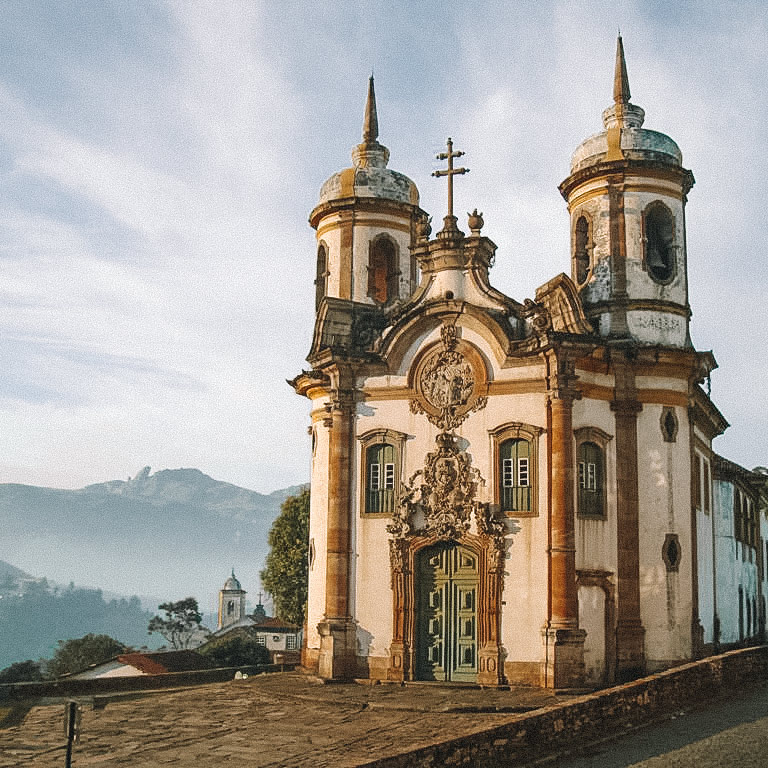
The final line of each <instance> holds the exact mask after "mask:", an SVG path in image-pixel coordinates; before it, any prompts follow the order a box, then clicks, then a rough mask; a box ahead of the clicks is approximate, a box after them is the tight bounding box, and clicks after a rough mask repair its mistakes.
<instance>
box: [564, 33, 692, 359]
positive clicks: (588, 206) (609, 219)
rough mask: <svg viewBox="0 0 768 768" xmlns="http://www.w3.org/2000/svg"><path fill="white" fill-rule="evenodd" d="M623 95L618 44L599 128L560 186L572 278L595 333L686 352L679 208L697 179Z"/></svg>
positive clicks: (624, 87) (626, 93)
mask: <svg viewBox="0 0 768 768" xmlns="http://www.w3.org/2000/svg"><path fill="white" fill-rule="evenodd" d="M629 98H630V92H629V79H628V77H627V67H626V62H625V59H624V47H623V44H622V40H621V37H619V38H618V40H617V46H616V70H615V77H614V86H613V101H614V103H613V105H612V106H610V107H608V108H607V109H606V110H605V111H604V112H603V126H604V129H605V130H603V131H602V132H601V133H598V134H595V135H594V136H591V137H590V138H588V139H586V140H585V141H584V142H582V143H581V145H580V146H579V147H578V148H577V149H576V151H575V152H574V153H573V156H572V158H571V173H570V175H569V176H568V178H567V179H566V180H565V181H563V183H562V184H561V185H560V192H561V193H562V195H563V197H564V198H565V199H566V201H567V203H568V210H569V212H570V215H571V264H572V277H573V281H574V283H575V284H576V286H577V287H578V290H579V292H580V294H581V299H582V302H583V303H584V308H585V310H586V313H587V315H588V317H589V318H590V320H591V321H592V323H593V325H594V326H595V329H596V330H597V331H598V332H599V334H600V335H601V336H604V337H608V338H610V339H615V340H617V341H619V340H626V341H635V342H637V343H639V344H644V345H660V346H666V347H676V348H688V347H690V346H691V342H690V337H689V333H688V325H689V318H690V315H691V311H690V306H689V304H688V276H687V259H686V243H685V203H686V195H687V194H688V192H689V190H690V189H691V187H692V186H693V183H694V179H693V174H692V173H691V172H690V171H689V170H686V169H685V168H683V166H682V155H681V153H680V150H679V149H678V147H677V144H675V142H674V141H672V139H670V138H669V137H668V136H666V135H664V134H663V133H658V132H656V131H651V130H648V129H646V128H643V127H642V125H643V121H644V118H645V112H644V111H643V110H642V109H641V108H640V107H638V106H635V105H634V104H631V103H630V101H629Z"/></svg>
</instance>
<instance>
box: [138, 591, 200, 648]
mask: <svg viewBox="0 0 768 768" xmlns="http://www.w3.org/2000/svg"><path fill="white" fill-rule="evenodd" d="M158 608H159V609H160V610H161V611H165V618H163V617H162V616H153V617H152V618H151V619H150V620H149V625H148V626H147V631H148V632H149V634H150V635H151V634H152V633H153V632H157V633H158V634H160V635H162V636H163V637H164V638H165V639H166V640H167V641H168V642H169V643H170V644H171V646H172V647H173V648H174V649H175V650H179V649H181V648H189V646H190V645H191V644H192V642H193V641H194V639H195V636H196V635H198V636H199V634H200V632H205V631H206V630H205V629H204V628H203V627H201V626H200V624H201V622H202V620H203V615H202V614H201V613H200V611H199V610H198V607H197V600H195V598H194V597H185V598H184V599H183V600H179V601H178V602H176V603H163V604H162V605H159V606H158Z"/></svg>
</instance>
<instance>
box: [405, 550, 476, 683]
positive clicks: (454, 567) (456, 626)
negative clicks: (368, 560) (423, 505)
mask: <svg viewBox="0 0 768 768" xmlns="http://www.w3.org/2000/svg"><path fill="white" fill-rule="evenodd" d="M416 577H417V584H416V591H417V610H418V613H417V616H416V676H417V677H418V679H419V680H455V681H460V682H462V681H466V682H474V681H475V680H476V678H477V591H478V567H477V555H475V554H474V553H473V552H472V551H470V550H468V549H466V548H464V547H461V546H459V545H458V544H453V543H448V544H437V545H435V546H433V547H429V548H427V549H425V550H424V551H422V552H421V553H420V554H419V558H418V567H417V571H416Z"/></svg>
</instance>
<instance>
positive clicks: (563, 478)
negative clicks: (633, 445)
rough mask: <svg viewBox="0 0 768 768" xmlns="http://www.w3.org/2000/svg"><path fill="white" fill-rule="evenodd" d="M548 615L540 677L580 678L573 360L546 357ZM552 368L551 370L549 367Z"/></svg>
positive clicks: (574, 682) (562, 683) (577, 682)
mask: <svg viewBox="0 0 768 768" xmlns="http://www.w3.org/2000/svg"><path fill="white" fill-rule="evenodd" d="M549 365H550V391H549V403H548V407H549V485H550V505H549V620H548V622H547V627H546V628H545V631H544V635H545V641H546V646H547V647H546V663H545V670H544V679H545V683H546V686H547V687H549V688H574V687H579V686H581V685H583V683H584V639H585V637H586V632H584V630H582V629H579V602H578V593H577V587H576V533H575V516H574V512H575V507H574V479H573V463H574V451H573V401H574V400H575V399H576V398H578V397H579V393H578V391H577V390H575V389H573V388H572V384H573V382H574V380H575V378H576V377H575V375H574V373H573V363H572V362H571V361H568V360H563V359H557V357H556V356H555V355H554V354H553V355H552V356H551V358H550V360H549ZM553 369H554V371H555V373H554V375H553V374H552V371H553Z"/></svg>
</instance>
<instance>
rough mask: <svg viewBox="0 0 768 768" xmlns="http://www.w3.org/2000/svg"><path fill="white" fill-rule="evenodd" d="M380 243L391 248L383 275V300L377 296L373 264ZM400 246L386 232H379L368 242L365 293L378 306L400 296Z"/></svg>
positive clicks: (391, 301)
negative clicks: (389, 260)
mask: <svg viewBox="0 0 768 768" xmlns="http://www.w3.org/2000/svg"><path fill="white" fill-rule="evenodd" d="M381 243H387V245H388V246H389V247H390V248H391V249H392V252H391V262H390V263H388V264H386V266H385V276H384V290H385V294H386V295H385V296H384V300H383V301H381V300H379V298H377V291H376V280H375V277H374V275H375V271H376V269H377V267H376V265H375V264H374V260H375V257H376V252H377V249H378V248H379V247H380V244H381ZM400 271H401V270H400V247H399V245H398V242H397V240H395V239H394V238H393V237H392V236H391V235H389V234H387V233H381V234H378V235H376V237H374V238H373V239H372V240H371V241H370V243H369V244H368V269H367V286H366V295H367V296H368V297H369V298H370V299H371V300H372V301H373V302H374V304H377V305H378V306H380V307H386V306H389V305H390V304H392V303H393V302H394V301H396V300H397V299H398V298H399V296H400Z"/></svg>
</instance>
